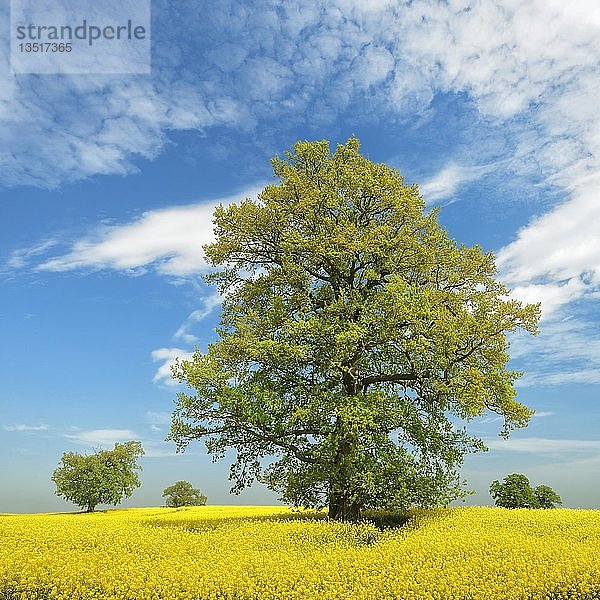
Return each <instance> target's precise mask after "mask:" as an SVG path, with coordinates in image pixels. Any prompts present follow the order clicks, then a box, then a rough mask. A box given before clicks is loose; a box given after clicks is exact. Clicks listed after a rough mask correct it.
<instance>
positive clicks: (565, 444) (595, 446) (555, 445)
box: [485, 437, 600, 454]
mask: <svg viewBox="0 0 600 600" xmlns="http://www.w3.org/2000/svg"><path fill="white" fill-rule="evenodd" d="M485 443H486V445H487V446H488V447H489V448H492V449H494V450H506V451H509V452H530V453H534V454H546V453H552V454H553V453H563V452H590V451H593V452H597V451H600V440H573V439H548V438H533V437H532V438H520V439H515V438H510V439H507V440H500V439H492V440H486V441H485Z"/></svg>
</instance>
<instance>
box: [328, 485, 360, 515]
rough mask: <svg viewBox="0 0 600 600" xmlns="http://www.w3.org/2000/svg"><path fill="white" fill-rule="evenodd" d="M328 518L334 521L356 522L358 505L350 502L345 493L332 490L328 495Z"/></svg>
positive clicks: (358, 511)
mask: <svg viewBox="0 0 600 600" xmlns="http://www.w3.org/2000/svg"><path fill="white" fill-rule="evenodd" d="M329 518H330V519H334V520H335V521H343V522H346V521H350V522H356V521H358V520H359V519H360V506H359V505H358V504H357V503H356V502H351V501H350V499H349V498H348V496H347V495H346V494H343V493H341V492H332V493H331V494H330V496H329Z"/></svg>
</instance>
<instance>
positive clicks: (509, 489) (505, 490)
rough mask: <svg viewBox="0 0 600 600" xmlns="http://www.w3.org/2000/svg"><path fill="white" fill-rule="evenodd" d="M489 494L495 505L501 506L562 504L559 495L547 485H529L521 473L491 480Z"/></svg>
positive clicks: (539, 506) (551, 506)
mask: <svg viewBox="0 0 600 600" xmlns="http://www.w3.org/2000/svg"><path fill="white" fill-rule="evenodd" d="M490 494H491V496H492V498H493V499H494V502H495V504H496V506H501V507H503V508H555V507H556V506H558V505H559V504H562V500H561V499H560V496H559V495H558V494H557V493H556V492H555V491H554V490H553V489H552V488H551V487H550V486H548V485H538V486H537V487H536V488H535V489H533V488H532V487H531V484H530V483H529V479H528V478H527V477H526V476H525V475H522V474H521V473H513V474H512V475H507V476H506V477H505V478H504V479H503V480H502V483H500V482H499V481H498V480H496V481H493V482H492V485H490Z"/></svg>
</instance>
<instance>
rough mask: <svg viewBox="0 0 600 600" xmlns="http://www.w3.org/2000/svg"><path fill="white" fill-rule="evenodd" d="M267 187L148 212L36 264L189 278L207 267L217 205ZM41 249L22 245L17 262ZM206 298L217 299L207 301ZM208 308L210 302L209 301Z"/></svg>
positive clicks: (43, 267)
mask: <svg viewBox="0 0 600 600" xmlns="http://www.w3.org/2000/svg"><path fill="white" fill-rule="evenodd" d="M260 189H262V188H256V187H252V188H250V189H248V190H245V191H242V192H240V194H239V195H235V196H231V197H228V198H224V199H222V200H220V201H218V202H204V203H201V204H192V205H188V206H175V207H170V208H165V209H160V210H153V211H148V212H145V213H144V214H142V216H141V217H139V218H138V219H136V220H134V221H133V222H132V223H127V224H125V225H112V226H104V227H101V228H99V229H97V230H96V231H95V232H93V233H91V234H89V235H87V236H85V237H83V238H81V239H79V240H77V241H75V242H74V243H73V244H72V246H71V248H70V250H69V251H68V252H67V253H66V254H63V255H59V256H54V257H51V258H48V257H47V258H46V259H45V260H44V261H43V262H42V263H41V264H39V265H38V266H37V267H36V268H37V269H38V270H42V271H72V270H78V269H114V270H117V271H124V272H132V273H138V272H140V271H143V270H144V269H146V268H150V267H152V268H154V269H155V270H156V271H157V272H158V273H160V274H163V275H170V276H186V275H192V274H195V273H199V272H202V271H206V270H207V269H208V265H207V264H206V263H205V261H204V259H203V256H204V252H203V250H202V246H203V245H204V244H207V243H209V242H211V241H212V240H213V239H214V238H213V231H212V230H213V224H212V215H213V212H214V209H215V207H216V206H217V205H218V204H219V203H222V204H224V205H227V204H230V203H231V202H234V201H238V202H239V201H240V200H242V199H243V198H247V197H256V195H257V194H258V192H259V191H260ZM49 247H50V246H46V247H44V248H43V250H41V249H40V248H41V246H38V245H36V246H35V247H34V248H35V249H36V250H35V251H32V249H21V250H18V251H17V252H16V253H13V256H16V257H17V258H13V262H14V261H15V260H19V261H20V264H23V263H24V261H25V257H31V256H38V255H39V254H41V253H42V252H43V251H45V250H46V249H47V248H49ZM207 302H209V304H210V302H212V297H211V300H207ZM207 306H208V305H207Z"/></svg>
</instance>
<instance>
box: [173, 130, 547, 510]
mask: <svg viewBox="0 0 600 600" xmlns="http://www.w3.org/2000/svg"><path fill="white" fill-rule="evenodd" d="M273 168H274V172H275V175H276V176H277V177H278V178H279V183H278V184H273V185H269V186H267V187H266V188H265V189H264V190H263V191H262V193H261V194H260V195H259V198H258V200H257V201H254V200H249V199H246V200H244V201H243V202H241V203H240V204H238V205H230V206H227V207H223V206H220V207H219V208H217V209H216V211H215V214H214V231H215V242H214V243H212V244H208V245H207V246H205V247H204V249H205V252H206V257H207V260H208V261H209V263H210V264H211V265H212V266H214V267H216V268H217V270H216V271H215V272H214V273H211V274H210V275H209V276H208V277H207V281H208V282H210V283H213V284H216V285H217V286H218V288H219V291H220V292H221V293H222V294H223V295H224V301H223V311H222V315H221V323H220V326H219V327H218V329H217V333H218V335H219V339H218V340H217V341H216V342H215V343H213V344H210V345H209V347H208V350H207V352H205V353H201V352H200V351H196V352H195V354H194V355H193V357H192V358H191V359H190V360H182V361H178V362H177V365H176V367H175V368H174V376H175V377H176V378H177V379H179V381H180V382H182V383H186V384H187V385H188V386H189V388H190V389H191V390H192V393H191V394H185V393H181V394H179V396H178V404H177V408H176V411H175V414H174V415H173V423H172V428H171V432H170V435H169V438H170V439H172V440H175V441H176V442H177V444H178V449H179V450H182V449H184V448H185V447H186V446H187V444H188V443H189V442H190V441H191V440H195V439H198V438H204V440H205V443H206V446H207V448H208V451H209V452H210V453H212V454H213V455H214V457H215V458H219V457H224V456H225V453H226V451H227V450H228V449H230V448H233V449H235V451H236V455H237V459H236V461H235V463H234V464H233V465H232V467H231V474H230V478H231V479H232V480H233V482H234V486H233V489H232V491H234V492H239V491H240V490H241V489H243V488H244V487H246V486H247V485H249V484H251V483H252V481H253V480H254V479H258V480H260V481H262V482H264V483H266V485H267V486H269V487H270V488H271V489H274V490H277V491H279V492H280V493H281V498H282V499H283V500H284V501H287V502H290V503H293V504H295V505H297V506H304V507H322V506H327V505H328V506H329V512H330V516H332V517H334V518H341V519H346V518H349V519H353V518H357V516H358V515H359V513H360V510H361V509H364V508H380V509H386V508H395V507H400V508H403V507H407V506H410V505H420V506H431V505H435V504H445V503H447V502H449V501H450V500H452V499H454V498H457V497H460V496H463V495H464V494H465V492H464V490H463V488H462V485H461V482H460V480H459V478H458V471H457V469H458V467H459V466H460V465H461V463H462V460H463V457H464V455H465V453H467V452H471V451H477V450H482V449H484V446H483V443H482V442H481V441H480V440H478V439H477V438H474V437H471V436H469V435H467V432H466V430H465V429H464V428H462V429H457V428H455V427H454V426H453V423H452V421H451V420H450V418H449V417H450V416H451V415H454V416H455V417H459V418H462V419H464V420H467V421H468V420H470V419H471V418H473V417H475V416H478V415H481V414H482V413H483V412H484V411H486V410H490V411H493V412H496V413H498V414H500V415H502V416H503V417H504V428H503V434H504V435H508V432H509V431H510V430H511V429H512V428H514V427H523V426H525V425H526V424H527V423H528V421H529V418H530V416H531V414H532V411H530V410H529V409H527V408H526V407H524V406H523V405H521V404H519V403H518V402H517V401H516V399H515V390H514V387H513V383H514V381H515V379H516V378H517V377H518V376H519V373H516V372H512V371H509V370H507V369H506V365H507V362H508V359H509V355H508V342H507V340H506V333H508V332H514V331H516V330H518V329H523V330H526V331H530V332H532V333H535V331H536V325H537V320H538V318H539V306H537V305H535V306H534V305H526V306H523V305H522V304H521V303H519V302H517V301H516V300H512V299H510V298H509V297H508V291H507V290H506V289H505V287H504V286H502V285H501V284H500V283H498V282H497V281H496V280H495V279H494V275H495V266H494V257H493V255H492V254H491V253H485V252H483V251H482V250H481V248H480V247H478V246H475V247H473V248H468V247H465V246H459V245H457V244H456V242H454V241H453V240H452V239H450V238H449V237H448V234H447V232H446V231H445V230H443V229H442V228H441V227H440V225H439V224H438V221H437V212H436V211H435V210H432V211H429V212H427V211H426V210H425V208H426V207H425V203H424V201H423V199H422V198H421V197H420V195H419V190H418V187H417V186H415V185H413V186H409V185H407V184H406V183H405V182H404V180H403V178H402V177H401V176H400V174H399V173H398V172H397V171H396V170H395V169H392V168H390V167H388V166H386V165H383V164H375V163H372V162H371V161H369V160H368V159H366V158H365V157H363V156H362V155H361V154H360V153H359V142H358V140H356V139H355V138H352V139H350V140H348V142H347V143H346V144H345V145H339V146H338V147H337V149H336V151H335V152H334V153H333V154H331V153H330V149H329V143H328V142H326V141H322V142H298V143H297V144H296V145H295V146H294V151H293V152H291V153H286V155H285V158H283V159H280V158H278V157H276V158H275V159H273Z"/></svg>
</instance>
